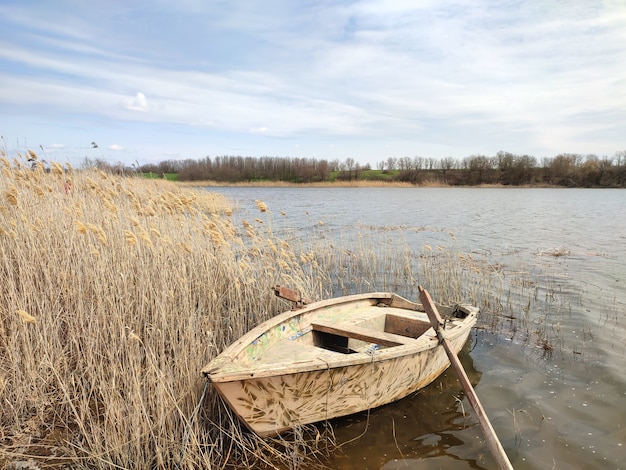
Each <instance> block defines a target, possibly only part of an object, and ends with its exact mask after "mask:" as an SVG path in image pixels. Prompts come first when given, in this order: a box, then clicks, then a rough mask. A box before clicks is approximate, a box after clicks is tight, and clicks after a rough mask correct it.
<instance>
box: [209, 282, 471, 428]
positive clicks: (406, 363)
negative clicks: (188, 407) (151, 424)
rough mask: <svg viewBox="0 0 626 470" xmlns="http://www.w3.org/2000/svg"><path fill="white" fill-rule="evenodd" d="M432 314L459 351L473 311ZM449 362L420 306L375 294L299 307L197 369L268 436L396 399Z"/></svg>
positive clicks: (460, 309)
mask: <svg viewBox="0 0 626 470" xmlns="http://www.w3.org/2000/svg"><path fill="white" fill-rule="evenodd" d="M286 291H288V290H285V289H284V288H280V287H277V288H276V293H277V295H283V294H284V293H285V292H286ZM289 292H291V293H292V294H293V291H289ZM285 297H289V296H288V295H285ZM291 300H296V299H294V298H291ZM438 309H439V312H440V313H441V316H442V317H443V321H444V327H443V332H444V334H445V337H446V338H447V339H448V340H449V343H450V344H451V345H452V348H453V349H454V351H455V353H458V352H459V351H460V349H461V348H462V347H463V345H464V344H465V342H466V341H467V338H468V336H469V333H470V330H471V328H472V326H473V325H474V324H475V323H476V319H477V315H478V309H477V308H476V307H472V306H466V305H455V306H452V307H446V306H438ZM449 365H450V361H449V360H448V357H447V356H446V352H445V350H444V348H443V347H442V346H441V345H440V342H439V339H438V337H437V334H436V332H435V330H434V329H433V328H432V326H431V323H430V321H429V318H428V315H427V314H426V313H425V311H424V309H423V308H422V305H421V304H418V303H413V302H411V301H409V300H406V299H404V298H402V297H400V296H398V295H395V294H392V293H380V292H377V293H369V294H359V295H351V296H346V297H338V298H334V299H329V300H323V301H319V302H313V303H309V304H306V303H303V302H300V303H299V305H298V308H295V309H293V310H289V311H287V312H285V313H282V314H279V315H277V316H276V317H274V318H272V319H270V320H268V321H266V322H264V323H262V324H260V325H259V326H257V327H256V328H254V329H252V330H251V331H250V332H248V333H247V334H245V335H244V336H242V337H241V338H240V339H239V340H237V341H236V342H235V343H233V344H232V345H231V346H229V347H228V348H227V349H226V350H224V351H223V352H222V353H221V354H220V355H219V356H217V357H216V358H215V359H214V360H212V361H211V362H210V363H209V364H207V365H206V366H205V367H204V368H203V370H202V373H203V374H204V375H205V376H206V377H207V378H208V379H209V381H211V382H212V383H213V385H214V387H215V388H216V389H217V391H218V393H219V394H220V395H221V396H222V397H223V398H224V400H225V401H226V403H227V404H228V406H229V407H230V408H231V409H232V410H233V411H234V413H235V414H236V415H237V416H238V417H239V418H240V419H241V420H242V421H243V422H244V423H245V424H246V426H247V427H248V428H249V429H250V430H252V431H254V432H255V433H257V434H259V435H261V436H272V435H276V434H279V433H281V432H284V431H287V430H290V429H292V428H294V427H295V426H298V425H304V424H309V423H314V422H317V421H322V420H327V419H331V418H335V417H339V416H345V415H349V414H352V413H356V412H359V411H363V410H367V409H371V408H375V407H377V406H380V405H384V404H386V403H390V402H393V401H395V400H399V399H400V398H403V397H405V396H407V395H409V394H410V393H413V392H415V391H416V390H418V389H420V388H422V387H424V386H426V385H428V384H429V383H431V382H432V381H433V380H435V379H436V378H437V377H438V376H439V375H440V374H441V373H442V372H443V371H444V370H445V369H446V368H447V367H448V366H449Z"/></svg>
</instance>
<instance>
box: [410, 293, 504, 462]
mask: <svg viewBox="0 0 626 470" xmlns="http://www.w3.org/2000/svg"><path fill="white" fill-rule="evenodd" d="M419 292H420V300H421V301H422V305H423V306H424V310H426V313H427V314H428V318H429V319H430V323H431V324H432V326H433V328H434V329H435V332H436V333H437V338H439V342H440V343H441V344H442V345H443V348H444V349H445V350H446V354H447V355H448V359H450V364H452V367H454V370H455V371H456V373H457V375H458V376H459V381H460V382H461V385H462V386H463V390H465V394H466V395H467V398H468V400H469V402H470V404H471V405H472V408H473V409H474V412H475V413H476V416H477V417H478V422H479V423H480V427H481V428H482V430H483V433H484V434H485V438H486V439H487V444H488V445H489V450H490V451H491V455H493V458H494V459H495V461H496V463H497V464H498V468H500V469H502V470H505V469H506V470H508V469H511V470H513V466H512V465H511V462H510V460H509V458H508V457H507V455H506V452H504V448H503V447H502V444H501V443H500V440H499V439H498V436H497V435H496V432H495V431H494V430H493V427H492V426H491V423H490V422H489V418H488V417H487V413H485V410H484V409H483V405H481V403H480V400H479V399H478V395H476V392H475V391H474V387H472V384H471V383H470V381H469V378H468V377H467V374H466V373H465V369H463V365H462V364H461V361H460V360H459V358H458V357H457V355H456V354H455V353H454V350H453V349H452V345H451V344H450V341H449V340H448V338H446V337H445V336H444V334H443V321H442V319H441V315H439V311H438V310H437V307H436V306H435V304H434V303H433V299H432V298H431V297H430V294H429V293H428V291H426V289H424V288H423V287H422V286H419Z"/></svg>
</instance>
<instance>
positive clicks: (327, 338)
mask: <svg viewBox="0 0 626 470" xmlns="http://www.w3.org/2000/svg"><path fill="white" fill-rule="evenodd" d="M428 330H431V332H432V335H433V336H434V330H432V328H431V325H430V323H429V322H428V321H425V320H420V319H416V318H408V317H405V316H401V315H394V314H383V315H378V316H376V317H374V318H371V319H368V320H366V321H363V322H361V323H358V324H354V325H346V326H345V327H342V325H337V324H334V323H333V324H331V323H328V322H324V321H315V322H313V323H311V332H312V336H313V345H314V346H317V347H319V348H322V349H327V350H330V351H334V352H341V353H344V354H352V353H358V352H366V351H368V350H375V349H382V348H390V347H395V346H402V345H407V344H412V343H413V342H414V340H415V339H417V338H419V337H420V336H422V335H423V334H424V333H426V332H427V331H428Z"/></svg>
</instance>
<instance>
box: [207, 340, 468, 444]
mask: <svg viewBox="0 0 626 470" xmlns="http://www.w3.org/2000/svg"><path fill="white" fill-rule="evenodd" d="M466 341H467V335H465V336H463V337H459V338H457V339H456V340H454V341H453V342H452V345H453V347H454V350H455V351H456V352H457V353H458V351H460V350H461V348H462V347H463V345H464V344H465V342H466ZM449 366H450V361H449V360H448V357H447V355H446V353H445V350H444V349H443V347H441V346H437V347H435V348H432V349H429V350H427V351H422V352H419V353H415V354H410V355H407V356H401V357H396V358H392V359H388V360H382V361H372V362H371V363H369V364H359V365H349V366H345V367H337V368H330V369H327V370H316V371H309V372H301V373H293V374H287V375H280V376H272V377H262V378H258V379H254V378H250V379H247V380H237V381H234V382H221V383H215V384H214V385H215V387H216V388H217V390H218V392H219V393H220V395H221V396H222V397H223V398H224V400H226V401H227V402H228V404H229V406H230V408H231V409H232V410H233V411H234V412H235V413H236V414H237V416H239V418H240V419H241V420H242V421H243V422H244V423H245V424H246V426H247V427H248V428H249V429H251V430H252V431H254V432H255V433H257V434H258V435H260V436H273V435H276V434H280V433H283V432H285V431H288V430H290V429H292V428H293V427H295V426H297V425H305V424H310V423H315V422H318V421H323V420H328V419H332V418H337V417H340V416H347V415H350V414H353V413H358V412H361V411H364V410H368V409H372V408H376V407H378V406H381V405H385V404H388V403H391V402H394V401H396V400H399V399H401V398H404V397H406V396H408V395H410V394H411V393H413V392H415V391H417V390H419V389H421V388H423V387H425V386H427V385H428V384H430V383H431V382H433V381H434V380H435V379H436V378H437V377H439V376H440V375H441V374H442V373H443V371H444V370H445V369H447V368H448V367H449Z"/></svg>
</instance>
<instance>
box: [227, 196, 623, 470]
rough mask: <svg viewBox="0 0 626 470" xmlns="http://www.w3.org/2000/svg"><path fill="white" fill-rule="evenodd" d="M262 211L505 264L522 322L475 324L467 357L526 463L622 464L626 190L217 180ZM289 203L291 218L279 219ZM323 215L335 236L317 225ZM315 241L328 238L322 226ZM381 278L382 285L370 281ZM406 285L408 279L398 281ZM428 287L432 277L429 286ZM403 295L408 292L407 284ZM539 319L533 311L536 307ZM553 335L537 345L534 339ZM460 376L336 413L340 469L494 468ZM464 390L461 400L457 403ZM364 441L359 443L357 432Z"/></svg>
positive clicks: (294, 230)
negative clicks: (261, 205) (378, 404)
mask: <svg viewBox="0 0 626 470" xmlns="http://www.w3.org/2000/svg"><path fill="white" fill-rule="evenodd" d="M219 191H220V192H222V193H225V194H226V195H228V196H231V197H232V198H234V199H235V200H237V201H238V203H239V205H240V211H239V216H241V217H242V218H246V217H248V218H251V219H254V217H255V215H254V214H255V213H256V205H255V204H254V200H256V199H261V200H263V201H264V202H265V203H266V204H267V205H268V207H269V209H270V210H272V211H274V216H275V217H276V221H277V225H278V223H280V224H281V226H282V227H284V231H285V234H290V236H293V237H296V236H302V237H309V236H311V233H312V232H313V233H315V234H319V236H326V237H334V236H337V237H344V241H346V240H348V241H349V240H350V237H351V235H348V236H346V235H345V234H346V233H348V234H356V233H358V231H359V230H370V231H374V232H377V233H379V234H381V240H383V242H384V243H394V242H395V241H400V242H401V243H407V244H409V245H410V246H411V247H412V249H413V250H415V251H417V252H419V251H420V250H422V249H423V247H424V245H425V244H429V245H431V246H432V247H435V246H437V245H440V244H441V245H443V246H446V245H447V244H450V243H451V237H450V232H452V233H453V234H454V236H455V237H454V238H455V239H456V242H455V243H457V244H458V245H459V248H460V249H462V250H463V251H464V252H467V253H472V254H473V255H474V256H475V257H481V258H482V259H483V261H484V263H486V264H488V265H489V266H491V267H492V268H493V269H494V270H498V273H499V275H500V276H501V277H502V280H503V285H507V283H508V285H512V284H514V283H523V284H524V289H526V290H527V292H529V293H530V294H529V295H532V296H533V299H534V303H533V308H535V309H538V310H536V311H533V312H527V311H525V309H528V308H529V306H528V305H527V304H526V300H525V299H521V298H515V297H512V298H510V299H506V301H507V302H508V303H509V304H510V308H511V309H512V310H513V311H514V314H515V316H516V317H517V318H519V319H524V318H527V317H528V318H529V320H527V321H526V322H525V323H524V322H523V324H522V326H523V328H522V329H516V328H510V329H503V330H501V331H497V332H495V333H494V332H491V331H488V330H487V329H477V330H476V331H475V333H474V335H473V339H474V341H475V344H474V346H473V347H472V349H471V351H468V350H467V349H466V351H465V353H464V354H462V356H461V357H462V361H463V363H464V365H465V366H466V367H467V368H468V371H469V374H470V378H471V380H472V382H473V383H475V384H476V385H477V386H476V391H477V393H478V396H479V397H480V398H481V401H482V402H483V406H484V407H485V409H486V412H487V414H488V415H489V418H490V420H491V422H492V424H493V427H494V429H495V430H496V432H497V434H498V436H499V437H500V439H501V441H502V444H503V446H504V449H505V450H506V452H507V454H508V455H509V457H510V459H511V461H512V463H513V465H514V467H515V468H516V469H552V468H557V469H570V468H571V469H578V468H603V469H604V468H610V469H615V468H620V467H621V468H624V465H623V464H622V462H624V461H626V376H625V374H624V366H625V365H626V318H625V315H624V312H625V310H626V218H625V217H624V214H626V191H624V190H586V189H573V190H569V189H475V188H468V189H460V188H454V189H448V188H419V189H412V188H323V189H321V188H219ZM280 211H283V212H284V214H285V215H278V214H280ZM319 222H323V224H324V225H323V227H324V231H323V232H322V231H316V228H315V227H317V226H318V224H319ZM315 236H317V235H315ZM371 281H372V283H374V280H371ZM398 287H399V289H402V286H398ZM426 287H428V286H426ZM399 293H400V294H402V292H399ZM529 313H530V314H532V315H528V314H529ZM535 332H540V333H542V334H545V335H547V336H549V337H550V343H549V344H543V345H542V344H537V343H536V342H535V341H533V340H532V339H530V338H531V336H532V334H534V333H535ZM462 397H463V393H462V391H461V388H460V385H459V384H458V382H457V381H456V377H455V375H454V372H453V371H450V370H449V371H447V372H446V374H444V375H443V376H442V377H441V378H440V379H438V380H437V381H435V382H434V383H433V384H432V385H431V386H429V387H428V388H426V389H425V390H423V391H421V392H419V393H417V394H415V395H413V396H411V397H408V398H406V399H404V400H402V401H400V402H398V403H395V404H391V405H388V406H385V407H382V408H380V409H376V410H372V411H371V412H370V414H369V416H368V415H367V414H359V415H356V416H351V417H348V418H344V419H341V420H337V421H334V422H333V423H332V424H333V427H334V430H335V434H336V436H337V437H338V440H339V442H346V444H345V445H344V446H343V447H342V448H341V452H339V453H337V455H335V456H334V457H333V460H332V461H331V462H330V464H331V466H332V467H334V468H341V469H343V468H345V469H353V468H354V469H356V468H370V469H385V470H390V469H394V470H395V469H406V468H420V469H424V468H459V469H461V468H494V462H493V460H492V458H491V456H490V455H489V451H488V448H487V446H486V445H485V443H484V439H483V436H482V433H481V430H480V427H479V426H478V425H477V422H476V420H475V418H474V417H473V412H472V410H471V409H470V407H469V404H468V403H467V401H463V400H462ZM459 399H460V400H461V401H459ZM351 440H352V441H351Z"/></svg>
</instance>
